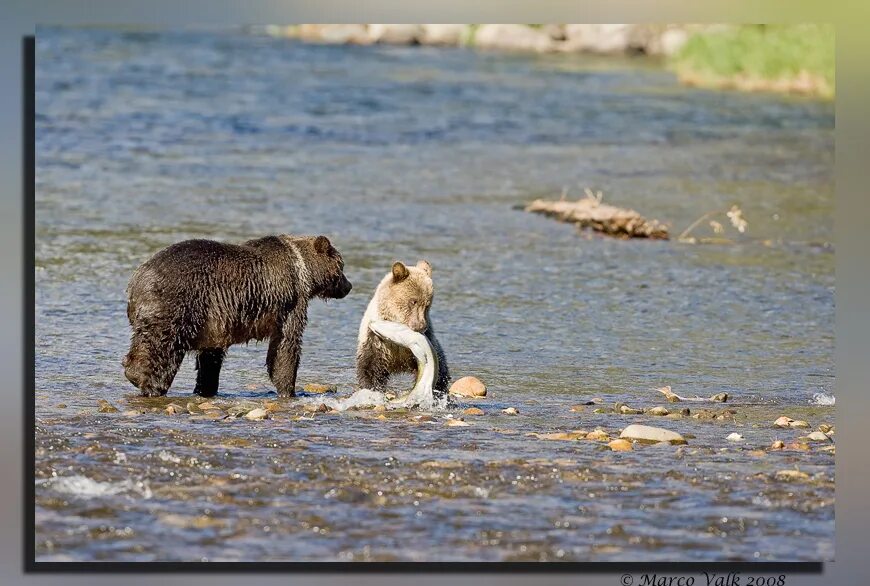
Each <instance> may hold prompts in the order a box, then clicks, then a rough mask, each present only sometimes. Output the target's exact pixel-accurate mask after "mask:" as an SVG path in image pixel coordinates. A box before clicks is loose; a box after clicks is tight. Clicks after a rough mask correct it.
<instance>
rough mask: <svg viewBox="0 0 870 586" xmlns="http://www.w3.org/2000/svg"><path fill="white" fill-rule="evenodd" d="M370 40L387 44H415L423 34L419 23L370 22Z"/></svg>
mask: <svg viewBox="0 0 870 586" xmlns="http://www.w3.org/2000/svg"><path fill="white" fill-rule="evenodd" d="M368 34H369V40H370V41H372V42H374V43H384V44H387V45H413V44H415V43H417V42H418V41H419V39H420V38H421V37H422V36H423V27H421V26H420V25H419V24H370V25H369V29H368Z"/></svg>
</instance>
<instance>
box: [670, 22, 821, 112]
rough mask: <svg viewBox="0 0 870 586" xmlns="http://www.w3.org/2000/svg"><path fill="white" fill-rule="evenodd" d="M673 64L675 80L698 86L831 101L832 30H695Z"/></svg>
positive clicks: (799, 27) (797, 27) (808, 27)
mask: <svg viewBox="0 0 870 586" xmlns="http://www.w3.org/2000/svg"><path fill="white" fill-rule="evenodd" d="M673 64H674V66H675V68H676V70H677V72H678V73H679V74H680V75H681V77H685V78H689V79H690V81H691V82H692V83H698V84H700V85H714V86H715V85H720V86H721V85H733V86H734V87H741V86H746V87H748V89H771V90H780V91H800V92H803V93H811V94H816V95H819V96H822V97H832V96H833V95H834V27H833V26H832V25H817V24H800V25H739V26H733V27H728V28H726V29H724V30H718V31H715V32H714V31H710V32H701V33H697V34H695V35H693V36H692V37H690V39H689V41H688V42H687V43H686V44H685V46H684V47H683V48H682V49H681V50H680V51H679V53H678V54H677V55H676V56H675V57H674V59H673ZM765 82H768V83H767V87H765Z"/></svg>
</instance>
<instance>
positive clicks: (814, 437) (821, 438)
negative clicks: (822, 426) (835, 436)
mask: <svg viewBox="0 0 870 586" xmlns="http://www.w3.org/2000/svg"><path fill="white" fill-rule="evenodd" d="M803 439H805V440H808V441H811V442H830V441H831V438H829V437H828V436H827V435H826V434H824V433H822V432H821V431H814V432H812V433H811V434H809V435H807V436H805V437H804V438H803Z"/></svg>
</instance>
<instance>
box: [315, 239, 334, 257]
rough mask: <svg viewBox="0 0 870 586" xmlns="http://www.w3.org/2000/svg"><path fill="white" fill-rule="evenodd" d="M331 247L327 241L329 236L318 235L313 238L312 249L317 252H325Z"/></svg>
mask: <svg viewBox="0 0 870 586" xmlns="http://www.w3.org/2000/svg"><path fill="white" fill-rule="evenodd" d="M331 247H332V244H330V243H329V238H327V237H326V236H318V237H317V238H315V239H314V250H315V252H317V253H318V254H326V253H327V252H328V251H329V249H330V248H331Z"/></svg>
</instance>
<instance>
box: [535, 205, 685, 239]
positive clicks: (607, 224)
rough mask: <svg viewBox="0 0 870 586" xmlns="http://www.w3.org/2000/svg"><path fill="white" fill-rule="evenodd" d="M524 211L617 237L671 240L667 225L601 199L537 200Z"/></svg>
mask: <svg viewBox="0 0 870 586" xmlns="http://www.w3.org/2000/svg"><path fill="white" fill-rule="evenodd" d="M523 209H524V210H525V211H527V212H532V213H534V214H543V215H545V216H550V217H551V218H555V219H557V220H559V221H560V222H568V223H571V224H577V226H578V227H579V228H591V229H592V230H595V231H597V232H602V233H603V234H607V235H609V236H615V237H617V238H653V239H657V240H667V239H668V228H667V226H665V225H664V224H662V223H660V222H658V221H657V220H647V219H646V218H644V217H643V216H641V215H640V214H639V213H637V212H636V211H634V210H630V209H626V208H618V207H616V206H612V205H609V204H606V203H602V201H601V198H600V197H595V196H587V197H584V198H582V199H579V200H576V201H568V200H565V199H561V200H546V199H536V200H535V201H533V202H532V203H530V204H528V205H527V206H525V208H523Z"/></svg>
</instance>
